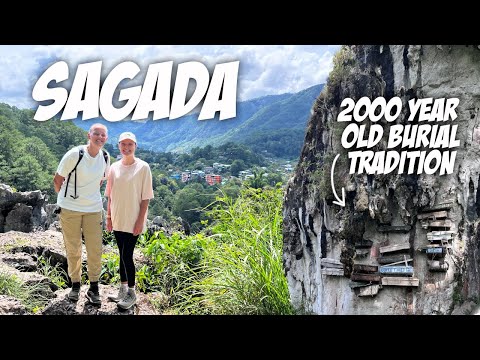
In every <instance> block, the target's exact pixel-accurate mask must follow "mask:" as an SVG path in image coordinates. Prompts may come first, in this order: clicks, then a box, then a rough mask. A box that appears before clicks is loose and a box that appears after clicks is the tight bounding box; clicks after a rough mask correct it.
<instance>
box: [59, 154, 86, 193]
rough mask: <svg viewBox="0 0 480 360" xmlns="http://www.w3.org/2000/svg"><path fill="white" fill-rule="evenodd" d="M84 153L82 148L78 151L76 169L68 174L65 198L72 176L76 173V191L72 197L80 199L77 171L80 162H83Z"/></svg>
mask: <svg viewBox="0 0 480 360" xmlns="http://www.w3.org/2000/svg"><path fill="white" fill-rule="evenodd" d="M84 152H85V150H84V149H83V147H80V149H79V150H78V161H77V163H76V164H75V167H74V168H73V170H72V171H70V172H69V173H68V178H67V184H66V185H65V194H64V195H63V197H66V196H67V189H68V183H69V182H70V176H71V175H72V173H73V172H74V171H75V190H74V191H75V193H74V195H73V196H72V195H70V196H71V197H72V198H74V199H77V198H78V196H77V171H76V170H77V166H78V164H79V163H80V160H82V158H83V154H84Z"/></svg>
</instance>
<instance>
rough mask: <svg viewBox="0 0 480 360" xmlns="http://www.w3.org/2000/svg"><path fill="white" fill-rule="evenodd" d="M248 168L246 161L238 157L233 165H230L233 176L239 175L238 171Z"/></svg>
mask: <svg viewBox="0 0 480 360" xmlns="http://www.w3.org/2000/svg"><path fill="white" fill-rule="evenodd" d="M246 168H247V167H246V166H245V161H243V160H238V159H237V160H234V161H233V162H232V165H231V166H230V173H231V174H232V175H233V176H238V173H239V172H240V171H242V170H245V169H246Z"/></svg>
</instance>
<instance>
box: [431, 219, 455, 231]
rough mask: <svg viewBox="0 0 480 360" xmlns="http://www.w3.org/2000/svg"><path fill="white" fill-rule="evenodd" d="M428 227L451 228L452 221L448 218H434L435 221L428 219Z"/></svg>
mask: <svg viewBox="0 0 480 360" xmlns="http://www.w3.org/2000/svg"><path fill="white" fill-rule="evenodd" d="M428 227H430V228H432V227H435V228H436V227H442V228H449V229H450V228H451V227H452V221H451V220H450V219H445V220H436V221H430V222H429V223H428Z"/></svg>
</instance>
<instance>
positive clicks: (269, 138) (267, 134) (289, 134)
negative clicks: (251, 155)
mask: <svg viewBox="0 0 480 360" xmlns="http://www.w3.org/2000/svg"><path fill="white" fill-rule="evenodd" d="M304 138H305V129H304V128H301V129H277V130H259V131H256V132H254V133H252V135H251V136H249V137H248V138H246V139H244V140H243V142H244V144H246V145H247V146H249V147H250V148H251V149H252V150H253V151H254V152H256V153H259V154H263V155H270V156H274V157H277V158H282V159H298V157H299V155H300V151H301V149H302V146H303V141H304Z"/></svg>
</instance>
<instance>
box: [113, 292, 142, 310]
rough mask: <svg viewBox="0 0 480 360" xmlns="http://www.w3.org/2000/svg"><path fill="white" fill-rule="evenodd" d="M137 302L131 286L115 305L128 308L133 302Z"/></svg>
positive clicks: (124, 308)
mask: <svg viewBox="0 0 480 360" xmlns="http://www.w3.org/2000/svg"><path fill="white" fill-rule="evenodd" d="M136 302H137V296H136V295H135V290H134V289H133V288H129V289H128V292H127V295H125V297H124V298H123V299H122V300H121V301H119V302H118V304H117V306H118V307H119V308H120V309H123V310H127V309H130V308H131V307H132V306H133V305H135V303H136Z"/></svg>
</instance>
